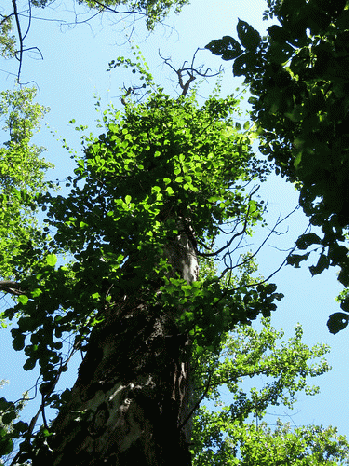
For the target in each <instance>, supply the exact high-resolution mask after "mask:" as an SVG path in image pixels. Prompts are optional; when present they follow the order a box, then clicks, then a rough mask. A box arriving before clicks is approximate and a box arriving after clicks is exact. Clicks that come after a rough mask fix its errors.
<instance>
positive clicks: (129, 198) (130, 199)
mask: <svg viewBox="0 0 349 466" xmlns="http://www.w3.org/2000/svg"><path fill="white" fill-rule="evenodd" d="M131 201H132V196H130V195H129V194H128V195H127V196H126V197H125V204H126V205H129V204H130V202H131Z"/></svg>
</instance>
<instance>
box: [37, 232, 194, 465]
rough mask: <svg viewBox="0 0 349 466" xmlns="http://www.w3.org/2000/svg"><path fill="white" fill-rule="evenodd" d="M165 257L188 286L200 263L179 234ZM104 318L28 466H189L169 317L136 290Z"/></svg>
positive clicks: (175, 338) (181, 373)
mask: <svg viewBox="0 0 349 466" xmlns="http://www.w3.org/2000/svg"><path fill="white" fill-rule="evenodd" d="M165 255H166V256H167V258H168V259H169V261H170V262H171V263H172V265H173V267H174V269H175V271H177V272H179V273H180V274H181V276H182V277H183V278H185V279H186V280H187V281H188V282H191V281H193V280H196V279H197V274H198V263H197V258H196V254H195V249H194V247H193V244H192V242H191V241H190V240H189V238H188V235H187V234H186V233H184V232H182V233H180V234H179V235H178V236H177V237H176V238H175V239H174V240H173V241H171V242H169V243H168V244H167V245H166V248H165ZM133 291H134V293H133V295H125V296H123V297H122V298H121V300H120V301H119V302H116V303H114V305H113V306H110V307H109V308H108V309H107V310H106V312H105V316H104V317H105V318H104V321H103V322H102V324H101V325H99V326H98V328H95V329H94V330H93V332H92V334H91V339H90V342H89V345H88V350H87V352H86V356H85V358H84V360H83V361H82V364H81V367H80V369H79V376H78V379H77V381H76V383H75V385H74V387H73V389H72V397H71V400H70V401H69V402H68V403H67V405H66V406H65V407H64V408H63V409H62V410H61V412H60V413H59V415H58V417H57V418H56V420H55V421H54V423H53V426H52V429H53V431H54V436H53V437H51V438H49V439H48V445H49V448H48V449H47V450H46V452H43V450H42V449H41V452H40V454H39V455H38V456H37V458H35V459H34V461H33V465H34V466H36V465H39V463H40V465H42V464H46V465H47V464H50V465H51V464H52V465H54V466H58V465H64V466H66V465H67V464H74V465H75V466H77V465H97V464H98V465H101V464H106V465H115V466H116V465H120V466H126V465H127V466H128V465H130V466H131V465H132V466H134V465H144V466H146V465H149V466H155V465H156V466H161V465H169V464H178V465H181V466H189V465H190V464H191V458H190V453H189V450H188V443H189V442H190V436H191V432H190V430H191V429H190V421H188V416H189V412H190V395H191V393H190V392H191V389H190V380H189V362H184V361H182V360H181V354H182V352H181V350H182V349H184V348H185V347H186V345H188V344H190V343H189V341H188V338H187V335H179V333H178V329H177V327H176V324H175V319H174V313H176V312H180V311H179V310H178V309H175V310H173V312H171V313H170V314H169V313H164V312H163V311H162V309H161V307H160V305H156V304H155V305H152V306H150V305H148V304H147V302H145V301H144V299H143V298H142V296H141V295H140V293H139V292H138V290H137V289H134V290H133Z"/></svg>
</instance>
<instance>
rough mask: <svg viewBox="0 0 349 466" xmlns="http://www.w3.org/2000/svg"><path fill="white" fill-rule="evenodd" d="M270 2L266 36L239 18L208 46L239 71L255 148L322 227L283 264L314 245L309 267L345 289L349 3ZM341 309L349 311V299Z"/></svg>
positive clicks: (348, 280)
mask: <svg viewBox="0 0 349 466" xmlns="http://www.w3.org/2000/svg"><path fill="white" fill-rule="evenodd" d="M268 6H269V9H268V10H267V12H266V13H265V17H266V18H267V17H268V16H269V17H276V18H277V19H278V20H279V22H280V24H279V25H274V26H271V27H269V28H268V36H267V37H266V38H262V37H261V36H260V34H259V33H258V31H256V30H255V29H254V28H253V27H252V26H250V25H249V24H247V23H246V22H244V21H242V20H239V22H238V25H237V32H238V38H239V40H236V39H234V38H232V37H230V36H225V37H223V39H220V40H213V41H211V42H210V43H209V44H207V46H206V47H207V48H208V49H209V50H211V51H212V52H213V53H214V54H218V55H221V56H222V58H223V59H224V60H234V64H233V73H234V75H235V76H245V81H246V82H247V83H249V85H250V90H251V93H252V94H253V96H252V97H251V99H250V102H251V103H252V106H253V109H252V118H253V120H254V121H255V123H256V126H257V128H258V132H259V135H260V150H261V151H262V153H263V154H265V155H266V156H268V159H269V160H270V161H273V162H275V165H276V172H277V173H281V175H282V176H285V177H286V178H287V179H288V180H290V181H291V182H293V183H295V184H296V187H297V188H298V189H299V192H300V197H299V203H300V205H301V206H302V208H303V210H304V212H305V213H306V215H307V216H308V217H309V220H310V224H311V225H315V226H319V227H321V229H322V236H319V235H318V234H315V233H313V232H311V231H309V232H307V233H306V234H303V235H301V236H300V238H299V239H298V241H297V243H296V245H297V247H298V248H299V249H300V250H301V251H304V250H308V251H307V252H305V253H303V254H292V255H290V257H289V259H288V260H289V263H290V264H293V265H295V266H296V267H298V266H299V263H300V262H301V261H303V260H306V259H308V257H309V255H310V253H311V252H312V251H318V254H319V257H318V260H317V263H316V264H315V265H312V266H310V267H309V268H310V272H311V273H312V274H313V275H314V274H319V273H321V272H322V271H323V270H325V269H327V268H328V267H329V266H330V265H332V266H338V267H339V268H340V272H339V275H338V280H339V281H340V283H342V284H343V285H344V286H345V287H348V286H349V259H348V248H347V246H346V244H345V240H346V235H347V233H348V226H349V216H348V212H349V211H348V208H347V206H348V203H349V183H348V174H349V157H348V154H349V134H348V126H349V97H348V95H349V94H348V90H349V72H348V69H349V48H348V38H349V3H348V1H347V0H330V1H323V0H296V1H294V0H284V1H282V2H281V1H279V0H275V1H274V0H269V1H268ZM346 296H347V293H345V294H344V298H346ZM341 308H342V310H343V311H345V312H348V311H349V300H348V299H343V300H342V303H341ZM348 322H349V315H348V314H347V313H346V314H344V313H336V314H334V315H332V316H331V317H330V319H329V321H328V326H329V329H330V331H331V332H333V333H336V332H337V331H339V330H340V329H341V328H344V327H346V326H347V325H348Z"/></svg>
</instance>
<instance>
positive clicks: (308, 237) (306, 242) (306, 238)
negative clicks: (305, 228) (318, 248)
mask: <svg viewBox="0 0 349 466" xmlns="http://www.w3.org/2000/svg"><path fill="white" fill-rule="evenodd" d="M311 244H321V238H320V236H318V235H317V234H316V233H305V234H304V235H301V236H300V237H299V238H298V239H297V241H296V246H297V248H298V249H307V247H308V246H310V245H311Z"/></svg>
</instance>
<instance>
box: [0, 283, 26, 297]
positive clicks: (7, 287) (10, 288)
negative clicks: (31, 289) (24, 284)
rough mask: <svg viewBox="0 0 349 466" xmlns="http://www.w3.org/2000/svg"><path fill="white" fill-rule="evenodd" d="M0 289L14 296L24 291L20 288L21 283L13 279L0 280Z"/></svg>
mask: <svg viewBox="0 0 349 466" xmlns="http://www.w3.org/2000/svg"><path fill="white" fill-rule="evenodd" d="M0 291H3V292H5V293H10V294H12V295H14V296H20V295H23V294H25V293H26V292H25V291H24V290H23V289H22V288H21V284H20V283H17V282H15V281H13V280H1V281H0Z"/></svg>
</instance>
